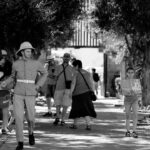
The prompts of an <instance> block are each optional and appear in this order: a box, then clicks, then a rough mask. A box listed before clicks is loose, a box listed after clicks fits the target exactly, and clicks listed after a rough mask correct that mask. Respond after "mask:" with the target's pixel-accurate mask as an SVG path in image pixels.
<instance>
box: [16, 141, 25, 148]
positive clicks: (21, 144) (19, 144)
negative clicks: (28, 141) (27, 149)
mask: <svg viewBox="0 0 150 150" xmlns="http://www.w3.org/2000/svg"><path fill="white" fill-rule="evenodd" d="M16 150H23V142H18V145H17V147H16Z"/></svg>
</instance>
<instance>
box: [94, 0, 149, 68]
mask: <svg viewBox="0 0 150 150" xmlns="http://www.w3.org/2000/svg"><path fill="white" fill-rule="evenodd" d="M93 16H94V17H96V19H95V22H96V24H97V25H98V26H99V28H101V29H104V30H106V31H113V32H115V33H116V34H118V35H123V36H124V37H125V41H126V44H127V47H128V50H129V51H130V55H131V56H134V61H137V60H141V59H142V60H144V62H143V65H145V64H147V63H149V60H148V59H147V58H146V56H147V51H148V48H149V46H150V22H149V20H150V1H149V0H144V1H142V0H100V1H99V0H97V2H96V9H95V11H93ZM135 56H136V57H135ZM141 56H143V57H144V58H139V57H141ZM140 62H141V61H140Z"/></svg>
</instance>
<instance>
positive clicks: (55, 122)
mask: <svg viewBox="0 0 150 150" xmlns="http://www.w3.org/2000/svg"><path fill="white" fill-rule="evenodd" d="M59 122H60V121H59V118H56V119H55V121H54V122H53V124H54V125H55V126H57V125H58V123H59Z"/></svg>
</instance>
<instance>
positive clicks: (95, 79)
mask: <svg viewBox="0 0 150 150" xmlns="http://www.w3.org/2000/svg"><path fill="white" fill-rule="evenodd" d="M93 80H94V81H95V82H98V81H99V75H98V73H94V74H93Z"/></svg>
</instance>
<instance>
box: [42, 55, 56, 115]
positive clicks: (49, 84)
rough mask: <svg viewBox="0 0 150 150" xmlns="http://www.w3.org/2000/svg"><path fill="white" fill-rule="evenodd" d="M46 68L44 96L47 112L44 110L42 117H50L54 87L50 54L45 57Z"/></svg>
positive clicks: (52, 63) (53, 67) (53, 63)
mask: <svg viewBox="0 0 150 150" xmlns="http://www.w3.org/2000/svg"><path fill="white" fill-rule="evenodd" d="M45 67H46V69H47V71H48V76H47V79H46V82H45V86H44V87H45V90H44V91H45V96H46V101H47V107H48V112H46V113H45V114H44V115H43V117H52V116H53V114H52V110H51V107H52V100H53V98H54V91H55V87H56V80H55V75H54V73H55V69H56V65H55V60H54V58H53V57H52V56H48V57H47V64H46V66H45Z"/></svg>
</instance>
